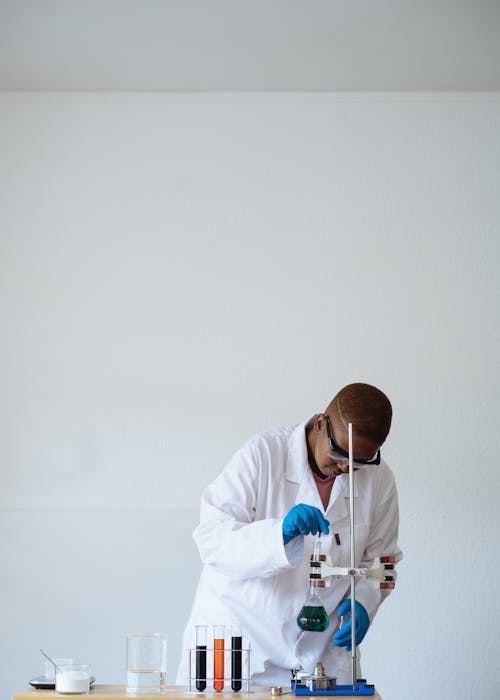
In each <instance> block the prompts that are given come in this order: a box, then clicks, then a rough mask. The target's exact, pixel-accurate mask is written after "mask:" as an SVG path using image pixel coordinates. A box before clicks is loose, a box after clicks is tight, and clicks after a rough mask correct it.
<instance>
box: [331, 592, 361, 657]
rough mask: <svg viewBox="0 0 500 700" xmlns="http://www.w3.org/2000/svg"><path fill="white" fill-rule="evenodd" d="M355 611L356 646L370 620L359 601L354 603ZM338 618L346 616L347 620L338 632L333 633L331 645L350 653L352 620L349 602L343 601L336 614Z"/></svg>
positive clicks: (359, 642)
mask: <svg viewBox="0 0 500 700" xmlns="http://www.w3.org/2000/svg"><path fill="white" fill-rule="evenodd" d="M355 611H356V646H357V645H358V644H361V642H362V641H363V639H364V637H365V634H366V633H367V631H368V627H369V626H370V618H369V617H368V613H367V612H366V608H365V606H364V605H362V604H361V603H360V602H359V601H356V606H355ZM337 614H338V616H339V617H342V616H343V615H348V616H349V620H348V622H347V624H345V625H343V626H342V627H341V628H340V629H339V630H337V631H336V632H335V634H334V635H333V639H332V644H333V645H334V646H336V647H345V648H346V651H352V646H351V630H352V620H351V601H350V600H344V602H343V603H342V605H341V606H340V608H339V609H338V612H337Z"/></svg>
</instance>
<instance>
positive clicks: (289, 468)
mask: <svg viewBox="0 0 500 700" xmlns="http://www.w3.org/2000/svg"><path fill="white" fill-rule="evenodd" d="M309 420H310V419H309ZM309 420H306V421H304V422H303V423H300V424H299V425H297V427H296V428H295V429H294V431H293V433H292V435H291V438H290V451H289V452H288V457H287V463H286V478H287V480H288V481H293V482H294V483H296V484H300V483H301V481H302V479H303V478H304V474H305V472H306V470H307V469H310V467H309V460H308V457H307V442H306V425H307V424H308V423H309Z"/></svg>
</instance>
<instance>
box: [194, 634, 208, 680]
mask: <svg viewBox="0 0 500 700" xmlns="http://www.w3.org/2000/svg"><path fill="white" fill-rule="evenodd" d="M206 687H207V626H206V625H196V690H205V688H206Z"/></svg>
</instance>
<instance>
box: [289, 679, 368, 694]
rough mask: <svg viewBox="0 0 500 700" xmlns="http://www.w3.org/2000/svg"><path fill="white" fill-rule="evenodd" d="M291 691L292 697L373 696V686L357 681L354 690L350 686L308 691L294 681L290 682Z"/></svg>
mask: <svg viewBox="0 0 500 700" xmlns="http://www.w3.org/2000/svg"><path fill="white" fill-rule="evenodd" d="M292 691H293V693H294V695H307V696H308V697H313V696H314V695H333V696H335V695H337V696H338V695H343V696H356V695H375V686H373V685H367V684H366V681H364V680H359V681H358V682H357V683H356V685H355V686H354V688H353V686H352V685H337V687H336V688H335V690H309V688H307V686H300V685H298V684H297V682H296V681H292Z"/></svg>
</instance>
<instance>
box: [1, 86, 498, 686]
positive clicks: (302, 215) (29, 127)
mask: <svg viewBox="0 0 500 700" xmlns="http://www.w3.org/2000/svg"><path fill="white" fill-rule="evenodd" d="M0 109H1V112H0V113H1V123H0V129H1V132H0V139H1V140H0V178H1V179H0V193H1V198H2V206H1V221H0V226H1V229H0V230H1V263H0V264H1V270H0V274H1V278H0V283H1V293H0V313H1V324H2V325H1V327H2V343H1V346H0V353H1V355H0V358H1V363H0V371H1V393H0V430H1V436H0V450H1V452H0V464H1V477H2V485H1V489H0V508H1V513H0V517H1V523H0V524H1V539H0V541H1V545H2V546H1V551H0V567H1V569H0V571H1V574H0V590H1V595H0V615H1V618H0V625H1V638H0V658H1V659H2V674H1V680H0V686H1V690H2V694H1V697H2V698H8V696H9V695H10V694H12V693H13V692H15V691H16V690H20V689H22V688H23V687H24V686H25V684H26V682H27V681H28V680H29V679H30V678H31V677H33V676H35V675H38V673H39V671H41V670H42V667H43V665H42V663H41V657H40V654H39V652H38V648H39V647H40V646H41V647H43V648H46V650H47V651H48V652H49V653H52V654H54V655H67V654H74V655H75V656H76V657H78V659H79V660H80V661H82V662H87V661H88V662H89V663H91V664H92V666H93V668H94V669H95V675H96V677H97V678H98V681H100V682H118V683H120V682H123V672H124V644H125V642H124V639H125V633H126V632H127V631H140V630H154V629H156V630H165V631H167V633H168V635H169V651H170V654H169V672H168V676H169V680H170V681H172V680H173V677H174V673H175V666H176V664H177V660H178V656H179V653H180V648H179V645H180V634H181V630H182V626H183V622H184V620H185V617H186V616H187V613H188V610H189V606H190V602H191V599H192V595H193V590H194V586H195V584H196V578H197V575H198V571H199V562H198V557H197V552H196V550H195V548H194V545H193V544H192V541H191V539H190V534H191V530H192V528H193V527H194V525H195V523H196V517H197V514H196V510H197V508H198V502H199V496H200V493H201V490H202V488H203V487H204V485H205V484H207V483H208V482H209V481H210V480H211V479H212V478H213V477H215V475H216V474H217V473H218V472H219V471H220V469H221V468H222V466H223V464H224V462H225V461H226V460H227V458H228V457H229V456H230V454H231V453H232V451H233V450H234V449H236V448H237V447H238V445H239V444H240V443H241V442H242V441H243V440H244V439H245V438H246V437H248V436H249V435H250V434H252V433H254V432H256V431H259V430H263V429H266V428H270V427H273V426H276V425H280V424H286V423H289V422H295V421H299V420H302V419H304V418H306V417H308V416H309V415H311V414H312V413H313V412H315V411H317V410H321V409H323V408H324V407H325V405H326V403H327V402H328V401H329V399H330V398H331V396H332V395H333V394H334V393H335V392H336V391H337V389H338V388H340V387H341V386H342V385H344V384H345V383H348V382H350V381H357V380H359V381H369V382H372V383H374V384H376V385H379V386H380V387H381V388H383V389H384V390H385V391H386V392H387V393H388V394H389V395H390V397H391V399H392V400H393V405H394V409H395V419H394V423H393V431H392V433H391V436H390V438H389V441H388V443H387V446H386V448H385V450H384V452H385V456H386V458H387V459H388V461H389V462H390V464H391V465H392V467H393V469H394V471H395V473H396V476H397V480H398V484H399V491H400V508H401V546H402V548H403V550H404V552H405V560H404V562H403V564H402V565H401V566H400V578H399V582H398V590H397V591H396V592H395V593H394V595H393V596H392V597H391V598H390V599H389V600H388V602H387V603H386V604H385V606H384V608H383V609H382V610H381V612H380V614H379V615H378V617H377V619H376V622H375V623H374V625H373V628H372V630H371V631H370V633H369V635H368V636H367V638H366V640H365V642H364V643H363V652H364V671H365V674H366V676H367V677H368V679H369V680H370V681H372V682H375V683H376V685H377V687H378V689H379V691H380V693H381V694H382V696H383V697H384V700H398V699H400V698H403V697H404V698H405V700H413V699H417V698H419V699H420V698H423V697H425V698H429V699H430V698H439V699H440V700H445V699H448V698H449V699H450V700H451V698H453V699H454V700H455V698H458V697H460V698H472V697H473V696H474V697H476V696H477V697H494V696H497V695H498V694H499V692H500V671H499V666H498V655H499V652H500V644H499V641H498V639H499V636H498V623H499V622H500V620H499V617H500V614H499V608H498V595H499V584H498V574H499V566H498V563H497V559H496V554H497V551H498V546H497V532H498V531H499V528H500V521H499V516H498V509H497V508H496V500H497V493H498V489H499V487H500V472H499V470H498V466H499V464H498V462H499V459H498V455H499V454H500V453H499V447H498V435H497V430H496V428H497V427H498V418H499V412H498V404H497V400H496V399H497V395H498V392H499V381H498V359H497V358H498V351H499V343H498V341H499V319H498V272H497V265H498V254H499V252H500V244H499V233H500V231H499V221H500V216H499V214H500V198H499V197H498V182H499V175H500V172H499V170H500V165H499V164H500V96H499V95H498V94H493V95H491V94H490V95H488V94H478V95H475V96H470V95H461V94H457V95H451V96H450V95H447V96H445V95H439V94H434V95H418V96H417V95H410V94H409V95H403V96H394V95H345V96H336V97H334V96H326V97H325V96H318V95H309V96H302V97H301V96H295V95H283V96H264V95H260V96H259V95H254V96H238V95H235V96H229V95H218V96H210V97H209V96H205V95H200V96H183V97H182V96H170V97H167V96H164V95H150V94H133V95H132V94H130V95H112V94H102V95H78V94H73V95H71V94H67V95H54V94H3V95H2V96H1V97H0Z"/></svg>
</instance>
